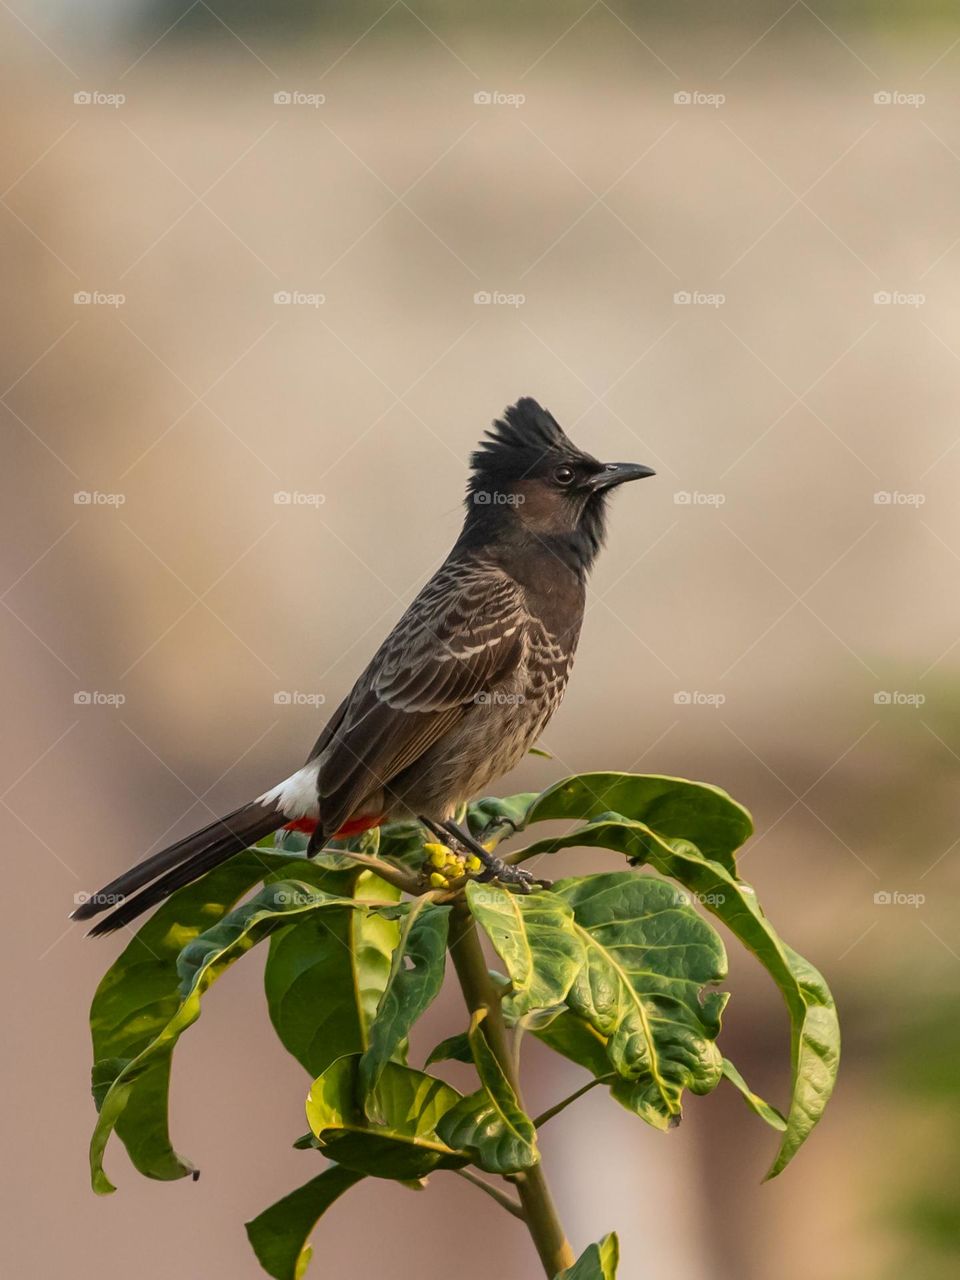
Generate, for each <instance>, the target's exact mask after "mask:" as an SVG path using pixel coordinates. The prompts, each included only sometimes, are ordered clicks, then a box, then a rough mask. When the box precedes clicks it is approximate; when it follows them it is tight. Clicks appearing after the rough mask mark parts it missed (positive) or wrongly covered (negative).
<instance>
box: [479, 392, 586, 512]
mask: <svg viewBox="0 0 960 1280" xmlns="http://www.w3.org/2000/svg"><path fill="white" fill-rule="evenodd" d="M582 456H583V455H582V454H581V453H580V450H579V449H578V448H577V447H576V445H575V444H573V443H572V441H570V440H569V439H568V438H567V437H566V435H565V434H564V432H563V430H562V428H561V426H560V424H559V422H557V420H556V418H555V417H554V416H553V414H552V413H548V412H547V410H546V409H544V408H542V407H541V406H540V405H539V404H537V402H536V400H533V399H531V398H530V396H524V397H523V399H522V400H518V401H517V403H516V404H513V405H511V406H510V408H509V409H507V410H506V412H505V413H504V415H503V417H502V418H498V419H497V420H496V422H494V424H493V427H492V429H491V430H490V431H488V432H487V435H486V439H485V440H482V441H481V443H480V446H479V448H477V449H476V450H475V451H474V452H473V453H472V454H471V456H470V466H471V468H472V470H473V476H472V478H471V489H473V488H475V487H477V485H478V483H481V484H482V483H485V481H486V479H488V478H489V477H491V476H494V477H500V478H502V479H504V480H522V479H524V478H525V477H527V476H532V475H535V474H536V473H537V472H538V471H540V470H541V469H542V468H543V467H544V466H545V465H556V463H557V461H558V460H560V459H562V458H579V457H582Z"/></svg>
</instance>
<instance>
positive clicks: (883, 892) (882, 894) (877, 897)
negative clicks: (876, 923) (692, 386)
mask: <svg viewBox="0 0 960 1280" xmlns="http://www.w3.org/2000/svg"><path fill="white" fill-rule="evenodd" d="M873 900H874V902H875V903H876V905H877V906H878V907H888V906H889V905H890V903H891V902H892V901H893V894H892V893H890V892H889V890H887V889H878V890H877V892H876V893H875V894H874V895H873Z"/></svg>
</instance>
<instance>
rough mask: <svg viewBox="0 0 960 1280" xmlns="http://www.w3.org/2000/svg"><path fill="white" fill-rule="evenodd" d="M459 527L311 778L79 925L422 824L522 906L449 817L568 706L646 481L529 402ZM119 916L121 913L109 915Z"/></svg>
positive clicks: (134, 872)
mask: <svg viewBox="0 0 960 1280" xmlns="http://www.w3.org/2000/svg"><path fill="white" fill-rule="evenodd" d="M470 464H471V473H470V480H469V484H468V487H467V497H466V508H467V514H466V519H465V520H464V523H463V529H462V531H461V533H460V536H459V538H458V539H457V541H456V543H455V544H454V547H453V550H452V551H451V552H450V554H449V556H447V558H446V560H445V561H444V562H443V564H442V565H441V566H440V568H439V569H438V570H437V572H436V573H435V574H434V575H433V577H432V578H431V579H430V581H429V582H428V583H427V584H426V586H425V587H424V588H423V590H422V591H421V592H420V593H419V595H418V596H417V597H416V599H415V600H414V601H413V603H412V604H411V605H410V607H409V608H408V609H407V611H406V613H405V614H404V615H403V617H402V618H401V619H400V621H399V622H398V623H397V625H396V626H395V627H394V628H393V630H392V631H391V632H390V634H389V635H388V636H387V638H386V640H385V641H384V642H383V644H382V645H381V646H380V648H379V649H378V650H377V652H376V653H375V654H374V656H373V659H372V661H371V662H370V664H369V666H368V667H367V669H366V670H365V671H364V672H363V674H362V675H361V676H360V678H359V680H358V681H357V683H356V684H355V685H354V686H353V689H352V690H351V691H350V693H349V695H348V696H347V697H346V699H345V700H344V701H343V702H342V703H341V704H340V706H339V707H338V708H337V710H336V711H335V712H334V714H333V715H332V716H331V717H330V720H329V721H328V722H327V725H326V727H325V728H324V730H323V732H322V733H321V735H320V737H319V738H318V739H317V742H316V745H315V746H314V748H313V750H312V751H311V752H310V755H309V757H308V759H307V762H306V764H305V765H304V766H303V767H302V768H301V769H298V770H297V771H296V772H295V773H293V774H291V775H290V777H289V778H286V779H285V780H284V781H283V782H281V783H279V784H278V785H277V786H275V787H272V788H271V789H270V790H269V791H266V792H264V794H263V795H262V796H260V797H258V799H256V800H253V801H251V802H250V803H249V804H245V805H242V806H241V807H240V808H239V809H235V810H234V811H233V813H230V814H228V815H227V816H226V817H224V818H220V819H218V820H217V821H216V822H212V823H210V825H209V826H206V827H204V828H203V829H202V830H201V831H197V832H195V833H194V834H193V835H190V836H187V837H186V838H185V839H183V840H179V841H177V843H176V844H174V845H171V846H170V847H169V848H168V849H164V850H162V851H161V852H159V853H155V854H152V855H151V856H150V857H148V858H145V859H144V860H143V861H142V862H140V863H138V864H137V865H136V866H135V867H132V868H131V869H130V870H129V871H125V872H124V873H123V874H122V875H120V876H118V877H117V878H116V879H115V880H112V881H111V882H110V883H109V884H108V885H105V886H104V888H103V889H101V890H100V891H99V892H98V893H95V894H93V895H92V896H91V897H90V898H89V899H88V900H87V901H86V902H84V903H83V905H82V906H80V907H78V908H77V910H76V911H74V913H73V914H74V917H75V918H76V919H78V920H85V919H88V918H89V917H91V916H94V915H97V914H98V913H99V912H101V911H104V910H106V909H108V908H109V907H115V910H113V911H112V912H111V913H110V915H108V916H106V918H105V919H104V920H102V921H101V922H100V923H99V924H98V925H96V926H95V928H94V929H93V930H92V932H93V933H94V934H101V933H109V932H111V931H112V930H113V929H116V928H119V927H120V926H121V925H125V924H128V923H129V922H130V921H131V920H133V919H135V918H136V917H137V916H139V915H140V914H141V913H142V912H144V911H147V910H149V908H151V907H153V906H155V905H156V904H157V903H158V902H161V901H162V900H163V899H164V898H165V897H167V895H168V894H170V893H172V892H173V891H174V890H175V889H179V888H180V887H181V886H183V885H186V884H189V883H191V881H193V880H196V879H197V878H198V877H199V876H201V875H203V874H204V872H206V871H209V870H211V868H213V867H216V866H218V865H219V864H220V863H221V862H224V861H226V859H227V858H230V857H232V856H233V855H234V854H236V853H239V852H240V850H242V849H246V848H247V847H248V846H250V845H251V844H254V843H255V842H256V841H257V840H259V839H261V838H262V837H263V836H265V835H268V834H269V833H270V832H271V831H276V830H277V829H278V828H280V827H286V826H290V825H293V826H295V827H296V828H297V829H299V830H303V829H306V828H310V827H311V826H312V835H311V838H310V844H309V846H308V850H309V852H311V853H313V852H316V851H317V850H318V849H320V848H321V847H322V845H323V843H324V841H326V840H328V839H330V838H331V837H333V836H347V835H353V834H357V833H359V832H361V831H364V830H366V829H368V828H370V827H375V826H379V825H380V824H381V823H383V822H388V821H390V820H392V819H396V818H409V817H411V816H413V817H416V818H419V819H420V821H421V822H423V823H424V825H425V826H426V827H427V828H428V829H429V830H430V831H431V832H432V833H433V834H434V835H437V836H439V837H440V838H441V839H443V840H445V841H447V842H451V841H452V842H459V843H460V844H461V845H462V846H464V847H466V848H467V849H469V850H470V851H471V852H473V853H475V854H476V855H477V856H478V857H480V858H482V860H483V861H484V863H485V864H486V868H487V870H486V872H485V875H484V877H483V878H491V877H494V876H495V877H496V878H498V879H500V880H502V881H504V882H506V883H510V884H513V885H515V886H516V887H518V888H519V889H521V890H522V891H526V890H528V889H529V888H530V886H531V884H532V883H533V880H532V877H531V876H530V875H529V873H528V872H525V871H521V870H519V869H517V868H515V867H510V866H507V865H506V864H504V863H503V862H502V861H501V860H500V859H499V858H496V857H495V856H494V855H492V854H490V853H488V852H487V851H486V850H485V849H484V848H483V847H482V845H479V844H478V843H477V842H476V841H475V840H473V838H472V837H471V836H470V834H469V832H466V831H464V830H463V829H462V828H461V827H458V826H457V824H456V823H455V822H454V820H453V819H454V814H455V813H456V812H457V810H458V809H459V808H460V806H461V805H462V804H464V803H465V802H466V801H467V800H470V799H472V798H474V797H476V796H477V795H479V794H480V793H482V792H483V791H484V789H485V788H486V787H488V786H489V785H490V783H491V782H493V781H494V779H496V778H498V777H499V776H500V775H501V774H504V773H506V772H507V771H508V770H509V769H512V768H513V766H514V765H515V764H517V763H518V762H519V761H520V760H521V759H522V758H523V755H524V753H525V752H526V751H527V750H528V749H529V748H530V746H531V745H532V744H533V743H534V742H535V741H536V739H537V737H538V736H539V735H540V733H541V732H542V730H543V728H544V726H545V725H546V723H547V721H548V720H549V719H550V717H551V716H552V715H553V713H554V711H556V709H557V707H558V706H559V705H560V700H561V698H562V697H563V693H564V689H565V688H566V684H567V678H568V676H569V674H570V667H571V665H572V663H573V655H574V652H575V650H576V647H577V640H578V638H579V635H580V624H581V622H582V620H583V607H584V596H585V588H586V577H587V574H588V572H589V570H590V568H591V566H592V564H593V562H594V560H595V559H596V556H597V553H598V552H599V550H600V547H601V545H602V543H603V537H604V523H605V507H606V500H607V495H608V494H609V492H610V490H611V489H613V488H614V487H615V486H616V485H619V484H622V483H623V482H624V481H626V480H638V479H640V478H641V477H643V476H651V475H653V474H654V473H653V471H652V470H651V469H650V468H649V467H644V466H639V465H638V464H636V463H631V462H608V463H603V462H598V461H597V460H596V458H592V457H591V456H590V455H589V454H587V453H583V452H581V450H579V449H578V448H577V447H576V446H575V445H574V444H573V443H572V442H571V441H570V440H568V438H567V437H566V435H565V434H564V433H563V431H562V430H561V429H560V426H559V424H558V423H557V421H556V420H555V419H554V417H553V416H552V415H551V414H550V413H548V412H547V411H546V410H545V409H542V408H541V407H540V405H539V404H537V402H536V401H535V400H531V399H529V398H525V399H523V400H520V401H518V403H517V404H516V405H513V406H512V407H511V408H509V409H507V411H506V413H505V414H504V416H503V418H502V419H501V420H498V421H497V422H495V423H494V425H493V429H492V430H491V431H489V432H488V433H487V436H486V438H485V439H484V440H483V441H482V442H481V444H480V446H479V448H478V449H477V450H476V452H475V453H474V454H473V455H472V457H471V459H470ZM118 903H119V904H120V905H119V906H118V905H117V904H118Z"/></svg>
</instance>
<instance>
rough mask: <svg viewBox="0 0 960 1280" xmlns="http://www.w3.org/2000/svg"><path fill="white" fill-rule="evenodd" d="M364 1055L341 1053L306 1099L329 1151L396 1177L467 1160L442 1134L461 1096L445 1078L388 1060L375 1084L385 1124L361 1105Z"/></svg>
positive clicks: (360, 1168)
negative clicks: (444, 1122) (441, 1128)
mask: <svg viewBox="0 0 960 1280" xmlns="http://www.w3.org/2000/svg"><path fill="white" fill-rule="evenodd" d="M359 1063H360V1057H359V1055H358V1054H354V1055H352V1056H351V1057H348V1058H338V1059H337V1061H336V1062H334V1063H333V1064H332V1065H331V1066H329V1067H327V1069H326V1071H324V1072H323V1074H322V1075H320V1076H318V1077H317V1079H316V1080H314V1082H313V1086H312V1087H311V1089H310V1095H309V1097H308V1098H307V1120H308V1122H309V1124H310V1129H311V1131H312V1132H313V1134H314V1136H315V1137H316V1138H317V1140H318V1142H319V1144H320V1145H321V1147H322V1148H323V1152H324V1154H325V1155H327V1156H329V1157H330V1159H332V1160H336V1161H337V1163H338V1164H342V1165H346V1166H347V1168H350V1169H354V1170H356V1171H357V1172H358V1173H366V1174H370V1175H372V1176H373V1177H375V1178H392V1179H395V1180H397V1181H401V1182H402V1181H408V1180H410V1179H415V1178H422V1177H425V1176H426V1175H427V1174H428V1173H430V1172H431V1170H433V1169H438V1168H444V1169H455V1168H458V1167H459V1166H460V1165H463V1164H466V1163H468V1161H469V1159H470V1157H469V1154H468V1153H466V1152H464V1151H458V1150H456V1149H454V1148H453V1147H451V1146H448V1145H447V1143H446V1142H445V1141H444V1140H443V1139H442V1138H441V1137H440V1136H439V1124H440V1122H441V1121H442V1119H443V1117H444V1116H445V1115H446V1114H447V1112H449V1111H451V1110H452V1109H453V1108H454V1107H455V1106H456V1105H457V1104H458V1103H459V1102H460V1100H461V1097H462V1095H461V1094H460V1093H458V1092H457V1090H456V1089H454V1088H451V1086H450V1085H448V1084H444V1082H443V1081H442V1080H436V1079H434V1077H433V1076H428V1075H426V1074H425V1073H424V1072H422V1071H414V1070H413V1068H412V1067H405V1066H403V1065H401V1064H400V1063H398V1062H388V1063H387V1064H386V1066H385V1067H384V1069H383V1073H382V1074H381V1076H380V1080H379V1082H378V1084H377V1088H376V1104H377V1110H378V1111H379V1113H380V1114H381V1115H382V1116H383V1117H384V1122H383V1123H382V1124H373V1123H371V1122H370V1121H369V1120H368V1119H367V1117H366V1115H365V1114H364V1111H363V1108H362V1107H361V1106H360V1105H359V1103H358V1101H357V1099H358V1084H359V1078H358V1077H359Z"/></svg>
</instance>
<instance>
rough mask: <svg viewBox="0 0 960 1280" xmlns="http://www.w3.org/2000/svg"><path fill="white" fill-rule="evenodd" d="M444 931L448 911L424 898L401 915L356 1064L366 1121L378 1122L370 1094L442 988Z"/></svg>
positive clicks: (374, 1094)
mask: <svg viewBox="0 0 960 1280" xmlns="http://www.w3.org/2000/svg"><path fill="white" fill-rule="evenodd" d="M449 925H450V908H449V907H438V906H436V905H435V904H434V903H432V902H430V901H429V899H427V898H418V899H417V901H416V902H414V903H413V904H411V905H410V907H409V910H408V911H407V916H406V919H405V920H404V923H403V928H402V931H401V934H400V942H399V944H398V945H397V948H396V950H395V951H394V953H393V963H392V965H391V967H390V976H389V978H388V979H387V985H386V987H385V989H384V992H383V995H382V996H381V998H380V1004H379V1006H378V1008H377V1013H376V1017H375V1018H374V1019H373V1021H372V1022H371V1024H370V1032H369V1045H368V1047H367V1049H366V1050H365V1052H364V1053H363V1056H362V1057H361V1059H360V1067H359V1073H358V1074H359V1084H360V1090H361V1094H362V1096H363V1098H364V1100H365V1106H366V1112H367V1115H368V1116H369V1117H370V1119H371V1120H381V1121H382V1119H383V1116H382V1115H380V1114H379V1113H378V1112H377V1110H376V1098H377V1094H376V1088H377V1084H378V1082H379V1080H380V1076H381V1074H382V1072H383V1069H384V1067H385V1066H386V1064H387V1062H388V1061H389V1060H390V1059H391V1058H392V1057H393V1056H394V1054H395V1053H396V1050H397V1048H398V1046H399V1045H400V1044H401V1042H402V1041H403V1040H404V1039H405V1038H406V1036H407V1035H408V1033H409V1031H410V1028H411V1027H412V1026H413V1024H414V1023H415V1022H416V1020H417V1018H419V1017H420V1015H421V1014H422V1013H423V1012H424V1010H426V1009H427V1008H429V1006H430V1005H431V1004H432V1003H433V1001H434V1000H435V999H436V997H437V995H438V994H439V991H440V988H441V986H442V985H443V975H444V969H445V966H446V957H447V931H448V929H449Z"/></svg>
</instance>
